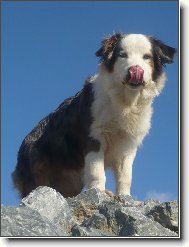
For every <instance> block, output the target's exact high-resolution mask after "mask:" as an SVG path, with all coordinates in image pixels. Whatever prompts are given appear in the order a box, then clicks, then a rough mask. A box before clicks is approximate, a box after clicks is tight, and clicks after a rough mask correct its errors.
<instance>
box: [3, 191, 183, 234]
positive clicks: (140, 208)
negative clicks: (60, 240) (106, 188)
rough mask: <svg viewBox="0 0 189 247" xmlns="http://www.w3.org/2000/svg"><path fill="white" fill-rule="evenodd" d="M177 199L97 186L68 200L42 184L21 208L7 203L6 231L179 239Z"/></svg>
mask: <svg viewBox="0 0 189 247" xmlns="http://www.w3.org/2000/svg"><path fill="white" fill-rule="evenodd" d="M178 231H179V229H178V203H177V201H171V202H165V203H160V202H158V201H154V200H148V201H136V200H134V199H133V198H132V197H131V196H123V195H120V196H114V197H109V196H108V195H107V194H105V193H103V192H101V191H100V190H98V189H96V188H94V189H90V190H87V191H83V192H82V193H81V194H79V195H78V196H76V197H73V198H67V199H65V198H64V197H62V196H61V195H60V194H59V193H58V192H56V191H55V190H53V189H51V188H49V187H38V188H37V189H36V190H34V191H33V192H31V193H30V194H29V195H28V196H27V197H25V198H24V199H22V202H21V205H20V206H19V207H10V206H2V207H1V235H2V236H4V237H7V236H17V237H18V236H20V237H21V236H53V237H54V236H62V237H90V236H95V237H150V236H153V237H154V236H155V237H167V236H168V237H173V238H176V237H178Z"/></svg>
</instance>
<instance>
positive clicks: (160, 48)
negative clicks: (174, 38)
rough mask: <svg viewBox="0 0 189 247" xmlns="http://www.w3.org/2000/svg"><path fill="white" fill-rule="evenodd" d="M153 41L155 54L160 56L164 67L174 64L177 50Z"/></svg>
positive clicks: (152, 39)
mask: <svg viewBox="0 0 189 247" xmlns="http://www.w3.org/2000/svg"><path fill="white" fill-rule="evenodd" d="M151 41H152V44H153V48H154V52H155V54H156V55H157V56H158V59H159V61H160V63H161V64H162V65H164V64H166V63H167V64H169V63H173V58H174V55H175V53H176V49H175V48H173V47H170V46H168V45H165V44H164V43H163V42H162V41H160V40H158V39H155V38H152V37H151Z"/></svg>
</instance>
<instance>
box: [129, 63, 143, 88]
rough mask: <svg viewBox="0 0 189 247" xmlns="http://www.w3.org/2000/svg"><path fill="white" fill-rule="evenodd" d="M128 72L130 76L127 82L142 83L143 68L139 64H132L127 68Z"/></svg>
mask: <svg viewBox="0 0 189 247" xmlns="http://www.w3.org/2000/svg"><path fill="white" fill-rule="evenodd" d="M129 73H130V76H131V78H130V80H129V82H132V83H134V84H140V83H143V74H144V70H143V69H142V68H141V67H139V66H132V67H131V68H130V69H129Z"/></svg>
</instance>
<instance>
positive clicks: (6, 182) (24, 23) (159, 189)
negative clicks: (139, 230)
mask: <svg viewBox="0 0 189 247" xmlns="http://www.w3.org/2000/svg"><path fill="white" fill-rule="evenodd" d="M113 31H122V32H124V33H144V34H150V35H154V36H156V37H157V38H159V39H160V40H163V41H164V42H165V43H167V44H169V45H170V46H173V47H175V48H177V49H178V7H177V2H149V1H146V2H145V1H144V2H119V1H115V2H92V1H91V2H58V1H57V2H53V1H52V2H24V1H23V2H22V1H20V2H3V3H2V140H1V141H2V145H1V154H2V157H1V159H2V160H1V190H2V197H1V199H2V203H3V204H4V205H18V204H19V198H18V195H17V192H16V191H15V190H14V189H13V186H12V182H11V172H12V171H13V170H14V168H15V165H16V159H17V152H18V150H19V147H20V144H21V142H22V140H23V138H24V137H25V136H26V135H27V133H28V132H30V131H31V130H32V128H33V127H34V126H35V125H36V124H37V123H38V122H39V121H40V120H41V119H42V118H43V117H44V116H46V115H47V114H49V113H50V112H51V111H53V110H54V109H55V108H56V107H57V106H58V105H59V104H60V103H61V102H62V101H63V100H64V99H65V98H67V97H69V96H72V95H74V94H75V93H76V92H78V91H79V90H80V89H81V88H82V85H83V83H84V81H85V79H86V78H87V77H88V76H89V75H93V74H95V73H96V72H97V65H98V59H97V58H96V57H95V52H96V50H97V49H98V48H99V44H100V41H101V39H102V38H103V37H104V36H106V35H107V34H111V33H112V32H113ZM166 71H167V77H168V81H167V83H166V87H165V89H164V91H163V93H162V94H161V96H160V97H158V98H157V99H156V100H155V102H154V115H153V118H152V129H151V131H150V134H149V135H148V136H147V137H146V138H145V140H144V142H143V145H142V147H141V148H140V150H139V151H138V154H137V156H136V159H135V161H134V165H133V182H132V190H131V192H132V195H133V196H134V197H135V198H137V199H140V200H144V199H146V198H149V197H153V198H159V199H160V200H162V201H165V200H172V199H176V198H177V197H178V56H176V58H175V63H174V64H171V65H168V66H167V68H166ZM107 188H109V189H111V190H113V191H115V183H114V179H113V176H112V174H111V172H109V171H108V172H107Z"/></svg>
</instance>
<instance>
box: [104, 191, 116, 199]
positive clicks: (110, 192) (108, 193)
mask: <svg viewBox="0 0 189 247" xmlns="http://www.w3.org/2000/svg"><path fill="white" fill-rule="evenodd" d="M103 192H104V193H106V194H107V195H108V196H110V197H114V193H113V192H112V191H110V190H104V191H103Z"/></svg>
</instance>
